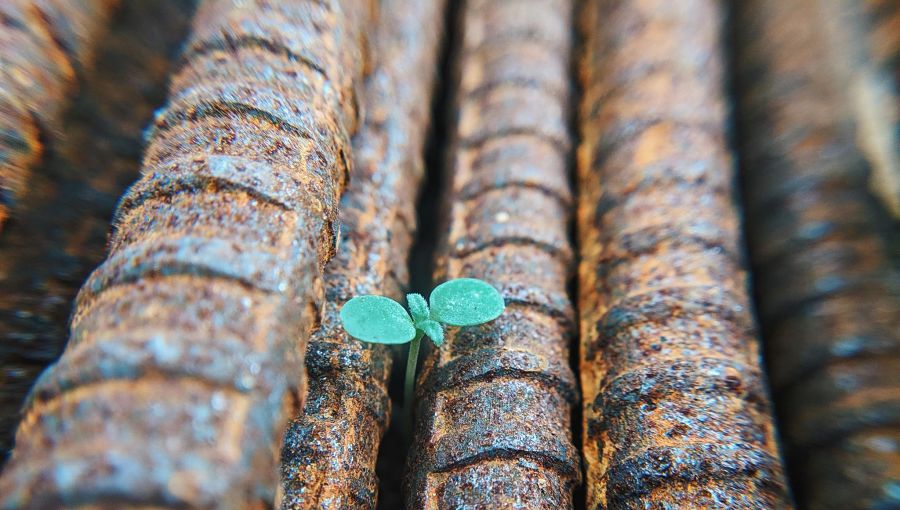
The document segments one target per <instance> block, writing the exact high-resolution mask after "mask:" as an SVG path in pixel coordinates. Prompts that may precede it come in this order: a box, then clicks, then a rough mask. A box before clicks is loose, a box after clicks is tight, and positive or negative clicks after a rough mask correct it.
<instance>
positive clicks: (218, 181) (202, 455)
mask: <svg viewBox="0 0 900 510" xmlns="http://www.w3.org/2000/svg"><path fill="white" fill-rule="evenodd" d="M372 8H373V3H370V2H368V1H367V0H331V1H315V2H313V1H309V0H297V1H293V2H282V3H279V4H277V5H273V3H271V2H265V1H262V0H260V1H246V0H208V1H204V2H203V3H202V4H201V5H200V7H199V8H198V11H197V14H196V16H195V20H194V30H193V33H192V35H191V39H190V42H189V43H188V44H187V46H186V49H185V53H184V56H183V59H182V61H181V66H180V68H179V69H178V70H177V71H176V72H175V74H174V76H173V78H172V83H171V89H170V97H169V102H168V105H167V106H166V107H165V108H164V109H162V110H161V111H160V112H159V113H158V115H157V118H156V121H155V123H154V125H153V128H152V131H151V133H150V134H149V137H148V138H149V142H148V147H147V150H146V153H145V156H144V162H143V168H142V173H143V177H142V179H141V180H140V181H139V182H138V183H137V184H135V185H134V186H133V187H132V188H131V189H130V190H129V192H128V193H127V194H126V195H125V197H124V198H123V200H122V202H121V204H120V206H119V208H118V210H117V213H116V232H115V234H114V235H113V236H112V239H111V243H110V254H109V257H108V258H107V259H106V261H105V262H104V263H103V264H102V265H101V266H100V267H99V268H98V269H97V270H96V271H94V273H93V274H92V275H91V276H90V277H89V279H88V281H87V282H86V283H85V285H84V286H83V287H82V289H81V291H80V293H79V295H78V298H77V300H76V308H75V312H74V314H73V318H72V331H71V336H70V338H69V343H68V346H67V348H66V351H65V352H64V353H63V355H62V358H61V359H60V361H59V362H58V363H57V364H56V365H54V366H53V367H51V369H49V370H48V371H47V372H45V373H44V374H43V375H42V376H41V378H40V379H39V380H38V382H37V383H36V385H35V388H34V390H33V391H32V394H31V397H30V401H29V403H28V405H27V408H26V411H25V416H24V418H23V420H22V423H21V425H20V427H19V429H18V431H17V435H16V447H15V449H14V451H13V456H12V459H11V460H10V464H9V466H8V467H7V470H6V471H5V472H4V475H3V478H2V479H0V494H3V495H4V498H3V501H2V506H3V508H21V507H34V508H38V507H41V508H42V507H58V506H67V505H68V506H76V505H77V506H80V505H89V504H101V503H102V504H104V505H115V506H117V507H119V508H121V507H136V506H140V507H146V506H157V507H192V508H197V507H203V508H205V507H218V508H246V507H251V506H252V507H256V506H263V505H264V504H265V502H267V501H268V502H271V501H272V500H273V499H274V496H275V491H276V488H277V487H278V486H279V483H278V470H277V468H276V464H277V458H278V450H279V446H280V441H281V435H282V433H283V430H284V427H285V426H286V424H287V420H288V418H289V417H290V416H291V414H293V413H292V411H293V410H294V409H293V408H294V406H296V405H298V404H299V405H301V406H302V403H303V396H304V393H305V388H304V384H305V377H304V370H303V355H304V352H305V348H306V335H307V334H308V332H309V328H310V327H312V326H313V325H314V323H315V321H316V319H317V316H318V307H319V306H320V305H321V301H322V297H323V296H322V294H323V283H322V279H321V273H322V266H324V264H325V263H326V262H327V260H328V259H329V258H330V257H331V254H332V253H333V250H334V241H335V230H336V225H337V201H338V197H339V194H340V192H341V190H342V188H343V182H344V176H345V175H346V173H347V171H348V170H349V168H348V166H349V161H348V157H347V156H348V154H349V135H350V133H351V131H352V130H353V129H354V128H355V124H356V122H357V120H356V119H357V115H358V113H359V112H358V108H357V104H358V103H357V99H358V96H357V94H356V90H357V87H359V85H360V82H361V76H362V71H363V66H364V62H365V55H364V49H365V43H364V34H363V31H364V27H365V26H366V23H367V22H368V20H369V18H370V16H371V10H372Z"/></svg>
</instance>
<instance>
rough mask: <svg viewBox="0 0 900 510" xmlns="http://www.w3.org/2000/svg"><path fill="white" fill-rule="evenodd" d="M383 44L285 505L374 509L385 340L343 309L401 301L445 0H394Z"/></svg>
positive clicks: (312, 348)
mask: <svg viewBox="0 0 900 510" xmlns="http://www.w3.org/2000/svg"><path fill="white" fill-rule="evenodd" d="M380 14H381V18H380V20H379V23H378V28H377V29H376V30H375V35H374V37H373V41H372V45H373V51H374V55H375V58H374V60H375V64H376V66H375V69H374V72H373V74H372V75H370V76H369V77H368V80H367V82H366V88H365V94H364V96H363V98H364V102H363V104H364V105H365V109H366V118H365V122H364V124H363V125H362V127H361V129H360V131H359V133H358V134H357V135H356V136H355V137H354V139H353V150H354V155H353V159H354V167H353V171H352V172H351V175H350V185H349V186H348V189H347V192H346V194H345V195H344V196H343V198H342V199H341V243H340V245H339V249H338V252H337V255H336V256H335V258H334V259H332V261H331V262H330V263H329V265H328V266H327V267H326V273H325V295H326V298H327V301H326V303H325V310H324V318H323V320H322V325H321V327H320V328H319V329H318V330H317V331H316V333H315V334H314V335H313V336H312V337H311V338H310V343H309V347H308V349H307V351H306V368H307V371H308V375H309V390H308V393H307V403H306V408H305V409H304V412H303V413H302V414H300V415H298V416H297V417H296V418H295V419H294V420H293V421H292V422H291V423H290V425H289V427H288V429H287V432H286V434H285V438H284V446H283V449H282V454H281V455H282V456H281V462H282V467H281V469H282V485H283V490H284V496H283V499H282V502H281V508H283V509H285V510H287V509H305V508H320V509H323V508H329V509H348V508H358V509H374V508H375V503H376V500H377V494H378V479H377V477H376V475H375V460H376V457H377V454H378V445H379V442H380V440H381V437H382V435H383V434H384V431H385V429H386V427H387V422H388V420H389V416H390V407H391V406H390V400H389V397H388V393H387V383H388V378H389V376H390V369H391V354H390V351H389V350H388V349H387V348H386V346H381V345H374V344H366V343H363V342H359V341H357V340H354V339H352V338H350V337H349V336H347V334H346V332H345V331H344V330H343V327H342V326H341V321H340V317H339V316H338V312H339V310H340V308H341V306H342V305H343V304H344V303H345V302H346V301H347V300H348V299H350V298H351V297H353V296H355V295H360V294H378V295H387V296H390V297H392V298H394V299H397V300H400V301H402V299H403V296H402V290H403V289H405V288H406V287H407V285H408V283H409V275H408V274H407V258H408V254H409V249H410V245H411V243H412V237H413V233H414V229H415V221H416V216H415V210H414V207H415V203H416V195H417V193H418V189H419V184H420V183H421V181H422V179H423V176H424V168H423V164H424V163H423V157H424V154H423V153H424V145H425V138H426V134H427V131H428V129H427V128H428V124H429V117H430V114H431V111H430V105H431V96H432V89H433V85H434V81H435V80H434V78H435V72H436V71H435V69H436V65H437V57H438V49H439V42H440V35H441V32H442V29H443V14H444V9H443V2H441V1H428V2H422V1H419V0H385V1H384V2H382V4H381V6H380Z"/></svg>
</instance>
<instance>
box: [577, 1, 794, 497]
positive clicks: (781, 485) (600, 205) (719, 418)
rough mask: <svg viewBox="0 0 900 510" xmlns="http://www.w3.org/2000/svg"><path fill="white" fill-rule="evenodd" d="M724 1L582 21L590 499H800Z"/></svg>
mask: <svg viewBox="0 0 900 510" xmlns="http://www.w3.org/2000/svg"><path fill="white" fill-rule="evenodd" d="M721 9H722V7H721V4H720V3H719V2H714V1H711V0H691V1H688V2H678V3H677V4H676V3H672V2H665V1H662V0H651V1H645V2H632V1H622V0H618V1H605V2H592V3H589V5H586V6H585V9H584V11H583V13H582V15H581V16H580V19H581V22H582V30H583V33H584V37H585V39H586V44H585V48H584V51H583V53H582V57H581V62H580V74H581V79H582V85H583V90H585V95H584V98H583V100H582V104H581V115H580V117H581V118H580V125H581V132H582V137H581V138H582V145H581V146H580V148H579V155H578V179H577V182H578V189H579V192H580V194H579V199H578V200H579V201H578V209H577V210H578V215H577V226H578V234H579V241H580V256H581V261H580V265H579V269H578V280H579V284H578V287H579V294H580V295H579V305H580V308H579V314H580V321H581V388H582V392H583V393H584V413H583V419H584V427H583V431H584V432H583V434H584V435H583V437H582V446H583V454H584V456H585V461H586V467H587V481H586V483H587V508H590V509H607V508H608V509H627V508H635V509H636V508H649V507H654V508H656V507H659V508H668V507H692V508H747V509H749V508H789V507H790V502H789V497H788V493H787V488H786V485H785V480H784V475H783V473H782V467H781V462H780V460H779V457H778V448H777V443H776V440H775V434H774V426H773V423H772V414H771V411H770V409H769V402H768V397H767V395H766V393H765V383H764V380H763V376H762V374H761V368H760V364H759V359H758V358H759V355H758V352H759V351H758V347H757V338H756V334H755V331H754V326H753V320H752V317H751V314H750V306H749V298H748V292H747V285H746V272H745V270H744V267H743V264H742V260H741V255H740V254H741V238H740V224H739V221H738V217H737V212H736V210H735V206H734V204H733V203H732V194H733V192H734V190H733V184H732V181H733V168H732V166H733V162H732V157H731V155H730V153H729V150H728V147H727V145H726V142H725V115H726V103H725V95H724V93H723V90H722V89H723V74H724V65H723V63H724V58H723V55H722V44H721V32H722V30H723V29H722V27H723V19H722V12H721Z"/></svg>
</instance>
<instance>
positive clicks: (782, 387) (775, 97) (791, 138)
mask: <svg viewBox="0 0 900 510" xmlns="http://www.w3.org/2000/svg"><path fill="white" fill-rule="evenodd" d="M820 7H821V6H820V5H819V4H818V3H817V2H815V1H813V0H790V1H781V0H753V1H748V2H742V3H741V4H740V7H739V9H738V10H737V13H736V18H735V26H736V28H737V33H736V35H737V49H738V53H737V57H736V63H737V66H738V69H737V71H738V74H737V84H738V88H739V102H738V103H739V115H738V118H739V122H740V132H741V134H742V137H741V149H742V152H743V154H744V160H745V161H744V166H745V172H744V181H745V189H746V193H745V195H746V203H747V207H748V209H747V210H748V223H749V232H750V236H749V247H750V253H751V256H752V260H753V265H754V274H755V275H756V278H755V281H756V282H757V284H756V285H757V294H758V301H759V307H758V308H759V312H760V318H761V321H762V325H763V328H764V332H765V337H766V351H767V358H768V360H769V368H770V372H769V373H770V376H771V380H772V385H773V391H774V395H775V401H776V404H777V405H778V409H779V415H780V418H781V421H782V423H783V425H784V426H783V432H782V434H783V437H784V440H785V446H786V451H787V452H788V454H789V460H791V466H792V472H793V474H794V478H795V480H794V481H795V485H796V488H797V493H798V501H799V502H800V503H801V504H802V505H803V506H804V507H806V508H811V509H838V508H840V509H857V508H859V509H863V508H894V507H897V506H898V505H900V493H898V491H897V487H898V486H900V485H898V484H900V446H898V445H900V286H898V278H897V273H896V268H894V267H892V262H891V258H890V257H891V256H890V250H889V247H888V246H889V245H888V241H887V236H886V235H885V233H884V231H883V224H882V222H881V220H880V219H879V211H878V209H877V208H876V207H875V206H874V204H875V203H876V202H875V200H874V199H873V197H872V196H871V194H870V190H869V188H868V184H867V181H868V172H869V168H868V165H867V162H866V159H865V157H864V155H863V153H862V151H861V150H860V148H859V147H858V146H857V143H856V138H855V136H854V132H853V130H852V125H851V123H852V118H851V115H852V113H851V110H850V108H848V105H845V104H844V101H845V98H846V95H845V92H844V90H843V85H842V83H843V81H842V80H841V79H839V78H836V77H835V75H834V74H833V72H832V71H833V68H832V67H830V66H829V65H827V63H828V62H830V61H832V60H833V59H834V58H838V57H836V56H835V55H834V53H833V52H834V51H835V49H834V47H833V45H831V43H830V41H829V40H828V39H827V34H825V33H823V31H822V30H819V29H818V28H817V27H818V26H820V25H822V24H824V16H826V12H827V11H824V10H822V9H821V8H820Z"/></svg>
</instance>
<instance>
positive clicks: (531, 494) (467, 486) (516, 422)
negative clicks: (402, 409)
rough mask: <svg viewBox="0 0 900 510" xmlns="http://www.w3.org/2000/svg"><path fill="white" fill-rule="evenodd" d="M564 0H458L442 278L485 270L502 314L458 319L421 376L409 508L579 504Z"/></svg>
mask: <svg viewBox="0 0 900 510" xmlns="http://www.w3.org/2000/svg"><path fill="white" fill-rule="evenodd" d="M571 17H572V4H571V2H569V1H567V0H520V1H503V2H493V1H489V0H472V1H469V2H467V3H466V4H465V5H464V6H463V14H462V22H461V25H462V33H463V35H462V41H461V42H460V48H459V49H458V54H459V55H458V58H459V61H458V63H457V65H458V67H459V73H460V75H459V76H460V84H459V90H458V96H457V104H458V106H457V107H458V112H459V114H458V115H459V120H458V125H457V126H456V128H455V129H456V131H455V135H454V137H455V142H454V145H453V149H452V153H451V156H452V158H451V159H452V163H451V164H450V166H451V168H452V170H451V171H452V174H451V175H450V176H449V177H448V179H449V188H450V191H449V193H448V197H447V204H448V206H449V214H448V220H449V226H448V229H447V234H446V238H445V240H444V242H443V247H442V248H441V249H440V255H439V259H438V261H437V271H436V276H437V280H438V281H440V280H445V279H452V278H457V277H472V278H481V279H483V280H485V281H487V282H489V283H491V284H492V285H494V286H495V287H496V288H498V289H499V290H500V292H501V294H502V295H503V297H504V299H505V301H506V304H507V309H506V311H505V312H504V314H503V315H501V316H500V318H498V319H497V320H495V321H493V322H491V323H488V324H485V325H482V326H477V327H471V328H464V329H454V330H451V331H449V332H448V335H447V338H446V342H445V344H444V345H443V346H442V347H441V348H440V349H434V350H432V352H430V354H429V355H428V356H427V360H426V362H425V365H424V368H423V372H422V374H420V377H419V385H418V402H417V412H416V422H417V423H416V429H417V430H416V438H415V442H414V446H413V455H412V457H411V461H410V462H411V463H410V476H409V479H408V488H407V491H406V493H407V498H408V506H409V507H410V508H427V509H451V508H471V509H481V508H485V509H487V508H490V509H500V508H506V509H560V508H571V507H572V504H573V502H572V491H573V488H574V486H576V485H577V484H578V483H580V480H581V471H580V459H579V456H578V452H577V450H576V449H575V447H574V445H573V444H572V439H571V423H570V421H571V417H570V415H571V412H572V406H573V405H574V402H575V399H576V398H577V390H576V387H575V380H574V375H573V373H572V370H571V368H570V367H569V365H568V360H569V343H570V341H572V339H573V334H574V310H573V307H572V303H571V301H570V299H569V296H568V293H567V289H566V283H567V280H568V277H569V275H570V266H571V265H572V262H573V261H572V256H573V255H572V249H571V245H570V241H569V238H568V234H567V224H568V220H569V214H570V208H571V204H572V197H571V190H570V189H569V183H568V176H567V173H568V169H569V166H568V159H569V154H570V148H571V137H570V133H569V130H568V125H567V122H568V104H569V99H570V94H571V92H570V84H569V73H568V67H569V56H570V50H571V33H570V31H569V26H570V23H571Z"/></svg>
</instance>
